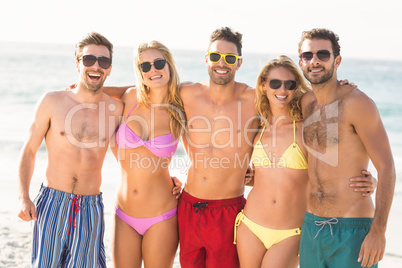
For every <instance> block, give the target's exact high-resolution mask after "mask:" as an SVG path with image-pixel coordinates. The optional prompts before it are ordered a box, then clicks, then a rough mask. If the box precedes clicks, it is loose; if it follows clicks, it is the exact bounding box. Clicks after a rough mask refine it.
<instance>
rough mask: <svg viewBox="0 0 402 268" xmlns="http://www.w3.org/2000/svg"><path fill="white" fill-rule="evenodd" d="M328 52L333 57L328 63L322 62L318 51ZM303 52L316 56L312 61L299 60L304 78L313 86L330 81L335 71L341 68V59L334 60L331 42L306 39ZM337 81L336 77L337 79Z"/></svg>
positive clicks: (338, 57)
mask: <svg viewBox="0 0 402 268" xmlns="http://www.w3.org/2000/svg"><path fill="white" fill-rule="evenodd" d="M319 50H328V51H330V52H331V56H330V58H329V60H328V61H326V62H324V61H321V60H320V59H319V58H318V57H317V54H315V53H317V51H319ZM301 52H313V53H314V56H313V58H312V59H311V60H310V61H306V62H305V61H303V60H302V59H300V60H299V66H300V69H301V70H302V71H303V75H304V77H306V79H307V80H308V81H310V83H311V84H313V85H314V84H322V83H325V82H327V81H328V80H330V79H331V78H332V77H333V75H334V72H335V70H336V69H337V68H338V67H339V64H340V61H341V57H340V56H337V57H336V58H334V54H333V49H332V44H331V41H329V40H323V39H306V40H305V41H304V42H303V44H302V46H301ZM335 79H336V77H335Z"/></svg>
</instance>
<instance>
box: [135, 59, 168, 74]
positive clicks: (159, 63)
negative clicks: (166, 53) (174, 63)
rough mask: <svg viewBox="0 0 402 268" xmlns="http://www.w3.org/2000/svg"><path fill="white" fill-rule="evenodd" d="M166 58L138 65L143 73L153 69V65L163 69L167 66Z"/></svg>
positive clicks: (157, 68)
mask: <svg viewBox="0 0 402 268" xmlns="http://www.w3.org/2000/svg"><path fill="white" fill-rule="evenodd" d="M165 64H166V60H156V61H154V62H148V61H146V62H143V63H140V64H138V67H139V68H140V69H141V71H142V72H143V73H147V72H149V71H150V70H151V67H152V65H153V66H154V67H155V69H156V70H162V69H163V68H165Z"/></svg>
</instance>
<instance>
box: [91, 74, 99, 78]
mask: <svg viewBox="0 0 402 268" xmlns="http://www.w3.org/2000/svg"><path fill="white" fill-rule="evenodd" d="M89 75H90V76H95V77H100V74H89Z"/></svg>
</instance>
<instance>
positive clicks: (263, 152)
mask: <svg viewBox="0 0 402 268" xmlns="http://www.w3.org/2000/svg"><path fill="white" fill-rule="evenodd" d="M307 90H309V88H308V85H307V84H306V82H305V80H304V78H303V76H302V75H301V73H300V72H299V69H298V67H297V66H296V65H295V64H294V62H293V61H292V60H291V59H290V58H289V57H287V56H280V57H278V58H277V59H274V60H271V61H270V62H269V63H268V64H267V65H266V66H265V67H263V69H262V70H261V72H260V74H259V76H258V80H257V88H256V91H257V92H256V93H257V98H256V107H257V111H258V114H259V115H260V117H261V132H260V133H258V134H257V135H256V137H255V139H254V151H253V155H252V163H253V165H254V167H255V175H254V187H253V189H252V190H251V192H250V194H249V195H248V198H247V203H246V206H245V208H244V211H242V212H240V213H239V215H238V216H237V219H236V228H235V243H236V242H237V251H238V254H239V259H240V266H241V267H297V266H298V262H299V259H298V252H299V244H300V233H301V230H300V228H301V226H302V223H303V217H304V213H305V211H306V187H307V183H308V176H307V167H308V166H307V161H306V157H305V155H307V151H306V148H304V146H303V141H302V124H303V121H302V111H301V104H300V102H301V98H302V97H303V95H304V94H305V93H306V92H307ZM370 186H371V184H370ZM367 188H369V186H367ZM367 188H364V190H367ZM369 191H371V188H370V189H369ZM236 232H237V234H236ZM236 236H237V241H236Z"/></svg>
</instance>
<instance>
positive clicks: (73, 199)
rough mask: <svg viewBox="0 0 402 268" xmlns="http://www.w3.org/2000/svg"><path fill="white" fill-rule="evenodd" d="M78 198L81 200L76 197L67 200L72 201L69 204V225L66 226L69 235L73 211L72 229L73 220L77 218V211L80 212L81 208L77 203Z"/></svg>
mask: <svg viewBox="0 0 402 268" xmlns="http://www.w3.org/2000/svg"><path fill="white" fill-rule="evenodd" d="M78 198H82V196H76V197H74V198H69V200H72V201H73V202H71V213H70V224H69V225H68V234H70V228H71V217H72V215H73V209H74V212H75V214H74V220H73V227H74V228H75V218H76V217H77V213H78V211H80V209H81V207H80V204H79V202H78Z"/></svg>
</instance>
